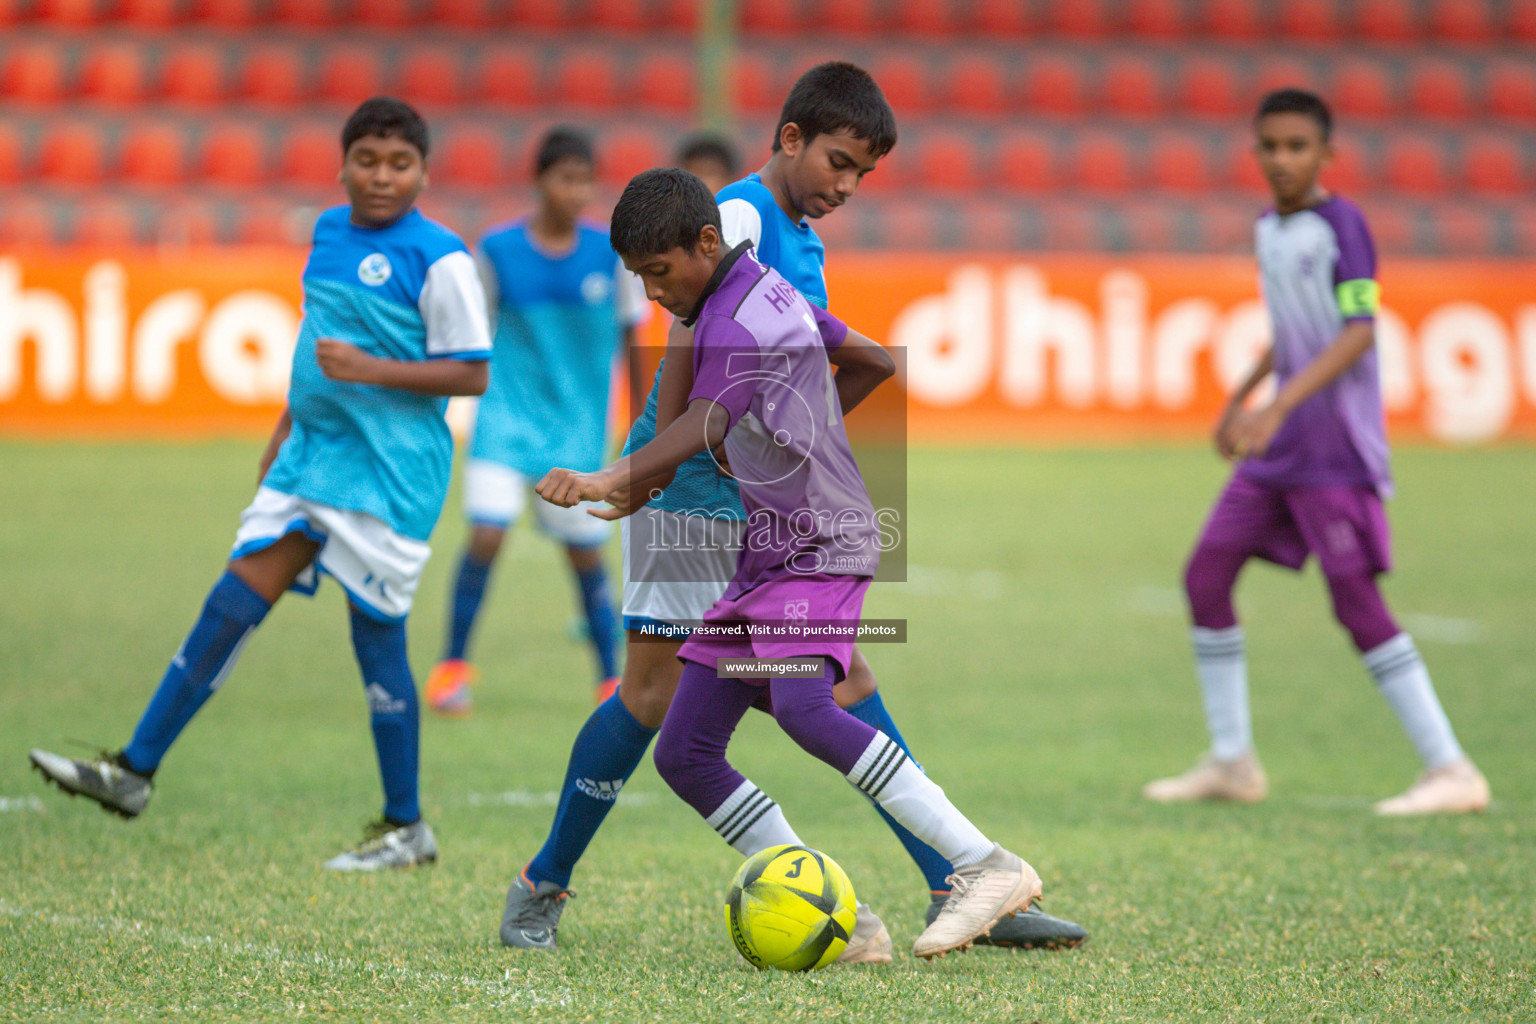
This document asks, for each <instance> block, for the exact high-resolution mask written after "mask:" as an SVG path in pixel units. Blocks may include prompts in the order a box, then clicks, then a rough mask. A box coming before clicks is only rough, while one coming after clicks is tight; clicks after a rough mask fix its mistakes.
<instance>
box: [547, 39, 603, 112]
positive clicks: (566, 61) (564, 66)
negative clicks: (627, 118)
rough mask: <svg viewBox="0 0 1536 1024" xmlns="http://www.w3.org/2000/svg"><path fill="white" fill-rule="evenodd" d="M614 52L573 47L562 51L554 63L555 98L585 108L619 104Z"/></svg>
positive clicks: (557, 100) (562, 102)
mask: <svg viewBox="0 0 1536 1024" xmlns="http://www.w3.org/2000/svg"><path fill="white" fill-rule="evenodd" d="M613 63H614V61H613V53H612V52H611V51H604V50H593V49H571V50H567V51H564V52H562V53H561V54H559V63H558V64H557V65H556V66H555V72H554V74H555V78H554V82H555V86H554V92H553V95H552V97H551V98H552V99H554V101H555V102H557V103H560V104H562V105H570V106H573V107H580V108H583V109H586V110H607V109H609V108H611V107H614V106H616V105H617V104H618V101H619V87H618V83H617V82H616V81H615V79H614V72H613Z"/></svg>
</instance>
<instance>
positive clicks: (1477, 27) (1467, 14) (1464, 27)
mask: <svg viewBox="0 0 1536 1024" xmlns="http://www.w3.org/2000/svg"><path fill="white" fill-rule="evenodd" d="M1510 7H1511V8H1516V9H1518V8H1521V7H1524V8H1526V9H1530V7H1531V5H1530V4H1529V3H1515V4H1511V5H1510ZM1429 26H1430V32H1431V34H1432V38H1434V39H1436V40H1440V39H1453V40H1456V41H1457V42H1463V43H1489V42H1492V41H1493V40H1494V39H1495V37H1496V36H1497V35H1498V25H1497V15H1495V14H1494V12H1493V10H1492V9H1491V7H1490V4H1489V3H1488V0H1433V2H1432V4H1431V5H1430V12H1429Z"/></svg>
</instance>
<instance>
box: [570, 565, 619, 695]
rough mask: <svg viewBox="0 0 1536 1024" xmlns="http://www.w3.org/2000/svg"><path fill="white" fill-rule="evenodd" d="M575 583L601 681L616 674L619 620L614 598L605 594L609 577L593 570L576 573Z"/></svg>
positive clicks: (600, 568) (600, 571)
mask: <svg viewBox="0 0 1536 1024" xmlns="http://www.w3.org/2000/svg"><path fill="white" fill-rule="evenodd" d="M576 583H577V585H578V586H579V587H580V588H581V610H582V611H583V612H584V613H585V614H586V616H587V632H588V633H589V634H590V635H591V638H592V649H593V650H594V651H595V652H596V653H597V662H598V666H599V667H600V669H601V671H602V673H603V678H604V679H613V678H614V677H615V676H617V675H618V674H619V668H618V660H619V659H618V650H619V618H618V616H617V615H615V614H614V612H613V598H612V597H610V596H609V594H608V574H607V573H606V572H604V571H603V567H602V566H601V565H599V566H598V567H597V568H596V569H591V570H588V571H585V572H583V571H578V572H577V573H576Z"/></svg>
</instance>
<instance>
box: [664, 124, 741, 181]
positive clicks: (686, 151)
mask: <svg viewBox="0 0 1536 1024" xmlns="http://www.w3.org/2000/svg"><path fill="white" fill-rule="evenodd" d="M675 163H676V164H677V166H679V167H681V168H682V169H683V170H685V171H687V172H688V173H689V174H692V175H694V176H695V177H697V178H698V179H699V180H700V181H702V182H704V184H705V186H706V187H707V188H708V189H709V192H710V195H714V194H715V193H717V192H719V191H720V190H721V189H723V188H725V186H727V185H729V184H730V183H731V182H733V181H735V180H736V179H737V178H739V177H741V157H740V155H739V154H737V152H736V147H735V145H733V144H732V142H731V140H730V139H728V138H726V137H725V136H724V135H720V134H717V133H715V132H699V133H697V134H695V135H690V136H688V138H686V139H684V140H683V144H682V145H681V146H679V147H678V148H677V159H676V161H675Z"/></svg>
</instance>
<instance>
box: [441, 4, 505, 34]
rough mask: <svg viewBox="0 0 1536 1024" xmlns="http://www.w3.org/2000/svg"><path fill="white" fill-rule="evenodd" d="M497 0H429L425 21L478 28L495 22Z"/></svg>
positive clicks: (487, 26)
mask: <svg viewBox="0 0 1536 1024" xmlns="http://www.w3.org/2000/svg"><path fill="white" fill-rule="evenodd" d="M500 6H501V5H500V4H499V3H498V2H497V0H431V3H430V6H429V7H428V10H427V23H428V24H429V25H441V26H445V27H448V28H455V29H471V30H479V29H486V28H490V27H491V26H493V25H494V24H496V14H495V12H496V9H497V8H499V7H500Z"/></svg>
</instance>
